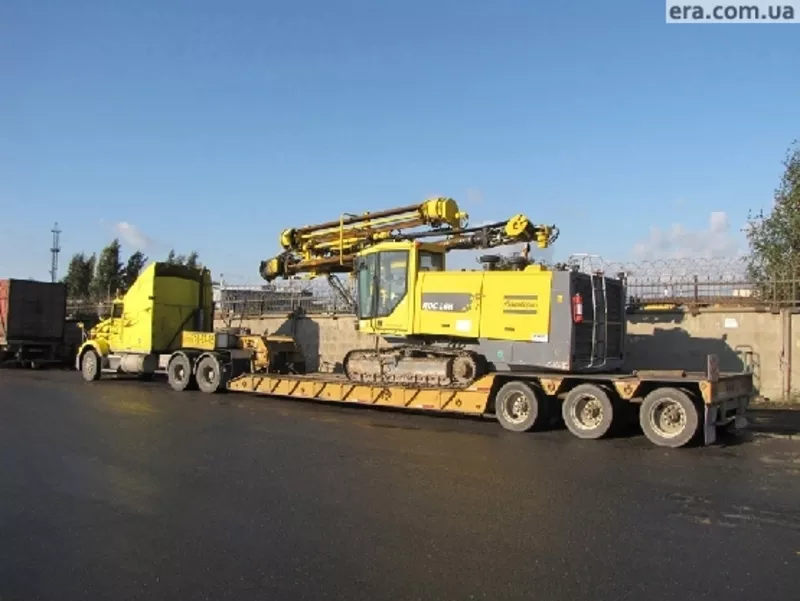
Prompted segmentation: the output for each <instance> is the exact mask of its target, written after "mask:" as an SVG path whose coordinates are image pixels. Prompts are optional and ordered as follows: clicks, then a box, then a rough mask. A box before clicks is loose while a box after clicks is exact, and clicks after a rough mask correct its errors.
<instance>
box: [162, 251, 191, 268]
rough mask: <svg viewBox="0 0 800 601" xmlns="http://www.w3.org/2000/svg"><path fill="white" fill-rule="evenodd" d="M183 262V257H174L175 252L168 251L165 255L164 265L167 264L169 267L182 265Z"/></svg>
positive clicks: (184, 259) (184, 258)
mask: <svg viewBox="0 0 800 601" xmlns="http://www.w3.org/2000/svg"><path fill="white" fill-rule="evenodd" d="M185 261H186V257H184V256H183V255H176V254H175V250H174V249H173V250H170V251H169V253H168V254H167V259H166V261H165V263H168V264H170V265H183V264H184V262H185Z"/></svg>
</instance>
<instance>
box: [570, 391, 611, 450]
mask: <svg viewBox="0 0 800 601" xmlns="http://www.w3.org/2000/svg"><path fill="white" fill-rule="evenodd" d="M614 413H615V412H614V402H613V401H612V398H611V395H610V394H609V393H608V392H607V391H606V389H605V388H604V387H602V386H598V385H596V384H579V385H578V386H576V387H575V388H573V389H572V390H570V391H569V392H568V393H567V396H566V398H565V399H564V402H563V403H562V404H561V416H562V417H563V418H564V425H566V426H567V429H568V430H569V431H570V432H572V434H574V435H575V436H577V437H578V438H581V439H584V440H595V439H598V438H602V437H603V436H606V435H607V434H608V433H609V432H610V431H611V426H612V425H613V424H614Z"/></svg>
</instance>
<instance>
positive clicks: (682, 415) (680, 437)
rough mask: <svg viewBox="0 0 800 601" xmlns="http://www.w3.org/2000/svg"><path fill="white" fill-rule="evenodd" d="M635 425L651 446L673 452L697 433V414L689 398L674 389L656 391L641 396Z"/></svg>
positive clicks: (698, 422)
mask: <svg viewBox="0 0 800 601" xmlns="http://www.w3.org/2000/svg"><path fill="white" fill-rule="evenodd" d="M639 424H640V425H641V427H642V431H643V432H644V435H645V436H647V438H648V439H649V440H650V442H652V443H653V444H655V445H658V446H660V447H669V448H673V449H676V448H678V447H682V446H685V445H686V444H688V443H689V442H691V440H692V439H693V438H694V436H695V435H696V434H697V432H698V429H699V426H700V413H699V411H698V410H697V406H696V405H695V404H694V402H693V401H692V399H691V397H690V396H689V395H688V394H686V393H685V392H683V391H682V390H680V389H678V388H658V389H656V390H654V391H652V392H651V393H650V394H648V395H647V396H645V397H644V400H643V401H642V406H641V407H640V408H639Z"/></svg>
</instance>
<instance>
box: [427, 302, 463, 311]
mask: <svg viewBox="0 0 800 601" xmlns="http://www.w3.org/2000/svg"><path fill="white" fill-rule="evenodd" d="M422 308H423V309H424V310H425V311H453V310H455V305H454V304H453V303H442V302H437V301H427V302H424V303H422Z"/></svg>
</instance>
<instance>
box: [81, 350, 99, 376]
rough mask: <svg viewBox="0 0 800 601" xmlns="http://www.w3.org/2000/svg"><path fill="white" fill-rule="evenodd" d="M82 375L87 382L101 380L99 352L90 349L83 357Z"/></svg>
mask: <svg viewBox="0 0 800 601" xmlns="http://www.w3.org/2000/svg"><path fill="white" fill-rule="evenodd" d="M81 375H82V376H83V379H84V380H86V381H87V382H94V381H95V380H99V379H100V355H98V354H97V351H95V350H92V349H89V350H88V351H86V352H84V353H83V357H81Z"/></svg>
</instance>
